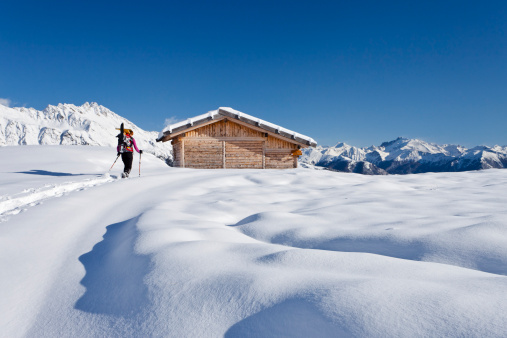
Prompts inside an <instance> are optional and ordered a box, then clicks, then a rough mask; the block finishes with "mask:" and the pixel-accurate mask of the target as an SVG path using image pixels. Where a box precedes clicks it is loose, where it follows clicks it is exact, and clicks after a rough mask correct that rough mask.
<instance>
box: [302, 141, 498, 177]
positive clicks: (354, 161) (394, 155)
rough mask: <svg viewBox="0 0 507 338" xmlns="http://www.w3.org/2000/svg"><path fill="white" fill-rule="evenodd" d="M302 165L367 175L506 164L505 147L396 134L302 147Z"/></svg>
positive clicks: (490, 166) (440, 170)
mask: <svg viewBox="0 0 507 338" xmlns="http://www.w3.org/2000/svg"><path fill="white" fill-rule="evenodd" d="M300 163H301V164H302V165H303V166H317V167H323V168H326V169H329V170H335V171H342V172H354V173H360V174H368V175H387V174H411V173H425V172H456V171H470V170H480V169H489V168H505V167H507V147H501V146H494V147H487V146H478V147H474V148H471V149H467V148H465V147H462V146H459V145H438V144H434V143H428V142H425V141H421V140H417V139H408V138H403V137H399V138H397V139H395V140H393V141H390V142H384V143H382V144H381V145H380V146H371V147H367V148H358V147H353V146H350V145H348V144H345V143H338V144H337V145H336V146H334V147H323V146H317V147H315V148H307V149H304V150H303V155H302V156H301V157H300Z"/></svg>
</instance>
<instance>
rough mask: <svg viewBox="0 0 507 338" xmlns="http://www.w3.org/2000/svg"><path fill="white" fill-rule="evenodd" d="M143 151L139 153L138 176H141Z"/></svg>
mask: <svg viewBox="0 0 507 338" xmlns="http://www.w3.org/2000/svg"><path fill="white" fill-rule="evenodd" d="M142 154H143V153H139V177H141V155H142Z"/></svg>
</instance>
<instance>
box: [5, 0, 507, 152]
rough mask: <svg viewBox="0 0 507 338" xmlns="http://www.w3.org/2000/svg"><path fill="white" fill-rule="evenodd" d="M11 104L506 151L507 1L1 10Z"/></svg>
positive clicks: (156, 126) (149, 123)
mask: <svg viewBox="0 0 507 338" xmlns="http://www.w3.org/2000/svg"><path fill="white" fill-rule="evenodd" d="M0 12H1V13H2V19H1V20H0V98H2V99H7V100H10V101H11V106H22V105H25V106H28V107H34V108H37V109H43V108H45V107H46V106H47V105H48V104H58V103H60V102H62V103H73V104H76V105H81V104H83V103H84V102H87V101H89V102H91V101H95V102H98V103H100V104H102V105H104V106H106V107H108V108H109V109H111V110H113V111H114V112H116V113H118V114H120V115H122V116H124V117H126V118H128V119H129V120H131V121H133V122H134V123H136V124H137V125H139V126H140V127H142V128H144V129H147V130H157V131H159V130H161V129H162V128H163V126H164V122H165V120H166V119H168V118H173V119H185V118H188V117H192V116H195V115H199V114H202V113H205V112H207V111H209V110H214V109H216V108H217V107H219V106H227V107H233V108H235V109H237V110H240V111H243V112H245V113H247V114H250V115H254V116H257V117H259V118H262V119H265V120H267V121H270V122H272V123H276V124H279V125H282V126H283V127H286V128H289V129H292V130H295V131H297V132H300V133H302V134H305V135H308V136H311V137H313V138H314V139H316V140H317V141H318V142H319V144H323V145H334V144H336V143H338V142H346V143H349V144H352V145H356V146H369V145H372V144H375V145H379V144H380V143H381V142H383V141H388V140H392V139H394V138H396V137H398V136H404V137H409V138H421V139H423V140H426V141H430V142H436V143H457V144H461V145H465V146H474V145H479V144H485V145H494V144H500V145H507V137H506V135H507V2H506V1H495V0H492V1H442V0H440V1H432V0H427V1H274V0H271V1H264V0H258V1H248V0H246V1H121V2H120V1H47V2H43V1H22V0H18V1H11V0H6V1H2V2H1V3H0Z"/></svg>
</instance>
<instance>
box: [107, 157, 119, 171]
mask: <svg viewBox="0 0 507 338" xmlns="http://www.w3.org/2000/svg"><path fill="white" fill-rule="evenodd" d="M119 157H120V155H118V156H116V160H114V163H113V165H112V166H111V168H109V171H111V169H113V167H114V165H115V163H116V161H118V158H119Z"/></svg>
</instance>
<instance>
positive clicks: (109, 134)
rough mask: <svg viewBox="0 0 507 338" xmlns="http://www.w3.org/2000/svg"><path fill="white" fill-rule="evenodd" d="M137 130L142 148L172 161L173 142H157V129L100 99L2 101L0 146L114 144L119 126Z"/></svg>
mask: <svg viewBox="0 0 507 338" xmlns="http://www.w3.org/2000/svg"><path fill="white" fill-rule="evenodd" d="M121 123H124V124H125V128H129V129H132V130H133V131H134V138H135V139H136V143H137V144H138V146H139V148H140V149H142V150H143V151H146V152H147V153H151V154H153V155H155V156H157V157H158V158H160V159H162V160H164V161H165V162H166V163H168V164H171V163H172V146H171V145H170V144H169V143H162V142H156V141H155V140H156V139H157V137H158V132H155V131H152V132H150V131H145V130H143V129H141V128H139V127H138V126H136V125H135V124H134V123H132V122H130V121H128V120H127V119H125V118H123V117H121V116H120V115H117V114H115V113H114V112H112V111H111V110H109V109H107V108H106V107H104V106H101V105H99V104H98V103H95V102H92V103H88V102H86V103H85V104H83V105H81V106H76V105H73V104H62V103H60V104H59V105H57V106H53V105H49V106H47V107H46V108H45V109H44V110H36V109H34V108H24V107H14V108H10V107H6V106H3V105H0V146H5V145H37V144H40V145H93V146H107V147H115V146H116V145H117V138H116V135H117V134H118V131H117V130H116V128H119V127H120V124H121Z"/></svg>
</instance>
